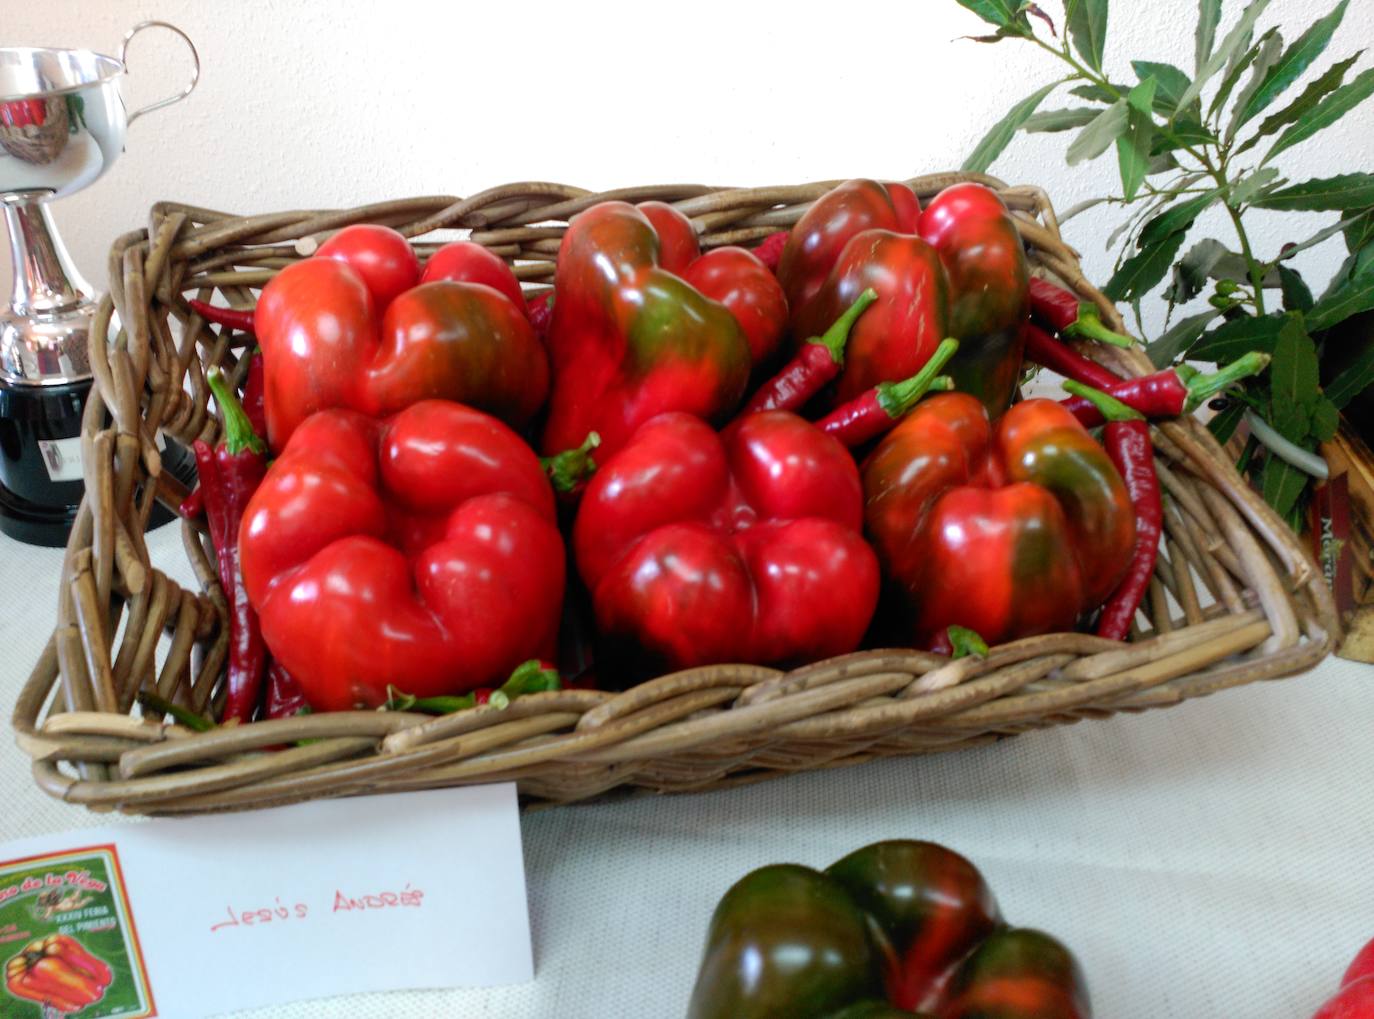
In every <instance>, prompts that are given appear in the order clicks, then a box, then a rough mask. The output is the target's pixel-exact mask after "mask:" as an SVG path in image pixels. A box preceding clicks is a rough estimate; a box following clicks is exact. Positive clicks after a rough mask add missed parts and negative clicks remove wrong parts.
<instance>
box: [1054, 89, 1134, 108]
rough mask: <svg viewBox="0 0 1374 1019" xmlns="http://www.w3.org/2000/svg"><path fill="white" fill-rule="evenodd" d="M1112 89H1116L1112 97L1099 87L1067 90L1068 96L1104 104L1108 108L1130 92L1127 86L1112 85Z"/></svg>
mask: <svg viewBox="0 0 1374 1019" xmlns="http://www.w3.org/2000/svg"><path fill="white" fill-rule="evenodd" d="M1112 88H1114V89H1116V92H1117V94H1116V95H1113V94H1112V93H1111V92H1110V91H1108V90H1107V89H1105V88H1103V87H1102V86H1101V85H1078V86H1076V87H1075V88H1071V89H1069V95H1071V96H1077V97H1078V98H1079V99H1087V100H1088V101H1089V102H1094V103H1104V104H1106V105H1107V106H1110V105H1111V104H1112V103H1114V102H1116V101H1117V100H1118V99H1120V98H1121V97H1122V96H1124V95H1125V94H1126V93H1127V92H1129V91H1130V90H1131V87H1130V86H1129V85H1113V86H1112Z"/></svg>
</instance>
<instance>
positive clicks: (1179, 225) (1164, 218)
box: [1136, 188, 1221, 248]
mask: <svg viewBox="0 0 1374 1019" xmlns="http://www.w3.org/2000/svg"><path fill="white" fill-rule="evenodd" d="M1220 195H1221V189H1220V188H1217V189H1215V190H1212V191H1208V192H1207V193H1206V194H1202V195H1198V196H1197V197H1196V198H1190V199H1188V201H1186V202H1180V203H1179V204H1178V205H1175V206H1173V207H1171V208H1169V209H1166V210H1165V211H1163V212H1161V213H1160V214H1159V215H1158V216H1156V217H1155V218H1154V219H1152V220H1150V222H1148V223H1146V224H1145V229H1143V230H1141V231H1140V239H1139V240H1138V241H1136V244H1137V246H1138V247H1141V248H1146V247H1150V246H1152V245H1155V244H1159V243H1160V242H1161V241H1163V240H1165V239H1167V238H1168V237H1170V236H1171V235H1173V234H1176V233H1179V232H1180V231H1183V230H1187V229H1188V228H1189V227H1190V226H1192V225H1193V222H1194V221H1195V220H1196V219H1197V218H1198V216H1200V215H1202V212H1203V210H1204V209H1206V208H1207V207H1208V206H1209V205H1211V204H1212V203H1213V202H1215V201H1216V200H1217V198H1218V197H1220Z"/></svg>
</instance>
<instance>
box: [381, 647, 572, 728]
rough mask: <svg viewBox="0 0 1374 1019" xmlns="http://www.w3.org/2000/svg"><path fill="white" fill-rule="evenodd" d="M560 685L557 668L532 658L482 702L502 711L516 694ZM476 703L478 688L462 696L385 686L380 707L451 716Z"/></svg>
mask: <svg viewBox="0 0 1374 1019" xmlns="http://www.w3.org/2000/svg"><path fill="white" fill-rule="evenodd" d="M562 688H563V681H562V680H561V679H560V678H559V676H558V670H557V669H554V668H551V667H546V666H545V665H544V663H543V662H541V661H540V660H539V659H538V658H531V659H530V660H529V661H527V662H521V663H520V664H519V665H517V666H516V667H515V669H514V671H512V672H511V674H510V678H509V679H507V680H506V681H505V682H504V683H502V684H501V685H500V686H499V687H498V688H497V689H495V690H493V691H491V693H490V694H489V695H488V697H487V699H486V701H485V702H484V703H486V704H488V705H490V706H492V707H494V708H496V709H498V710H503V709H505V708H507V707H509V706H510V702H511V701H513V700H515V698H517V697H523V696H525V695H526V694H531V693H543V692H544V691H546V690H561V689H562ZM477 705H478V701H477V691H475V690H474V691H473V692H472V693H465V694H462V695H461V696H459V695H448V696H439V697H416V696H414V695H413V694H408V693H406V692H405V691H403V690H398V689H397V688H396V687H394V686H390V685H388V686H387V688H386V703H385V704H383V705H382V710H383V711H419V712H423V713H424V714H426V715H451V714H453V712H455V711H464V710H466V709H467V708H475V707H477Z"/></svg>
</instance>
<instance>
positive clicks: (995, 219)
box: [917, 183, 1030, 415]
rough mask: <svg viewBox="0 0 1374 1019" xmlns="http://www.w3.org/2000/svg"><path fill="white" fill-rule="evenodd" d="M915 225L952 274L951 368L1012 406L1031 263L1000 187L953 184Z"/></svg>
mask: <svg viewBox="0 0 1374 1019" xmlns="http://www.w3.org/2000/svg"><path fill="white" fill-rule="evenodd" d="M917 232H918V233H919V234H920V235H921V237H922V238H923V239H924V240H925V241H926V242H927V243H929V244H931V245H933V246H934V247H935V249H936V250H937V251H938V252H940V258H941V259H942V260H943V261H944V264H945V270H946V272H948V274H949V284H950V306H949V332H948V334H947V335H949V336H953V337H954V338H955V339H957V340H959V342H960V344H961V346H960V348H959V354H958V356H957V357H955V359H954V360H953V361H951V362H950V365H949V374H950V376H951V377H952V378H953V379H954V384H955V385H956V386H957V387H958V388H959V390H960V391H962V392H965V393H972V394H973V395H975V396H977V397H978V398H979V399H980V400H982V401H983V405H984V406H985V407H987V408H988V412H989V413H990V414H993V415H997V414H1000V413H1002V411H1004V410H1006V409H1007V407H1009V406H1010V405H1011V399H1012V396H1013V395H1014V394H1015V392H1016V384H1017V382H1018V381H1019V379H1020V375H1021V349H1022V337H1021V326H1022V323H1024V322H1025V320H1026V315H1027V313H1028V312H1029V308H1030V269H1029V266H1028V265H1027V262H1026V249H1025V244H1024V242H1022V240H1021V235H1020V233H1018V232H1017V229H1016V223H1015V221H1014V220H1013V219H1012V217H1011V213H1010V212H1008V211H1007V207H1006V206H1005V205H1004V204H1003V203H1002V199H1001V198H999V197H998V195H997V192H995V191H993V190H991V189H990V188H986V187H984V186H983V185H981V184H973V183H967V184H955V185H953V186H952V187H948V188H945V190H943V191H941V192H940V193H939V194H938V195H936V196H935V197H934V198H933V199H932V200H931V202H930V204H929V205H928V206H927V207H926V209H925V211H924V212H922V213H921V222H920V224H919V226H918V228H917Z"/></svg>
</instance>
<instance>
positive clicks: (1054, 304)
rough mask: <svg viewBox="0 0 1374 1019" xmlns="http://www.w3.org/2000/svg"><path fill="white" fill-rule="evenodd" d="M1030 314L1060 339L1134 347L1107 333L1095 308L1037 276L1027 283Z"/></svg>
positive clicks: (1127, 340) (1110, 332) (1127, 339)
mask: <svg viewBox="0 0 1374 1019" xmlns="http://www.w3.org/2000/svg"><path fill="white" fill-rule="evenodd" d="M1030 302H1031V314H1032V315H1033V316H1034V317H1035V318H1038V319H1039V320H1040V321H1041V322H1043V323H1045V324H1046V325H1048V326H1049V327H1050V328H1051V329H1053V330H1054V331H1055V332H1057V333H1059V334H1060V335H1061V336H1067V337H1069V338H1071V339H1082V340H1097V341H1098V342H1099V343H1110V344H1111V345H1112V346H1114V347H1129V346H1131V345H1132V344H1134V342H1135V341H1134V340H1132V339H1131V338H1130V337H1129V336H1125V335H1123V334H1122V333H1118V332H1115V331H1114V330H1111V329H1108V328H1107V325H1106V323H1104V322H1103V321H1102V319H1101V318H1100V317H1099V316H1098V312H1097V307H1096V306H1095V305H1093V304H1090V303H1089V302H1087V301H1081V300H1079V298H1078V295H1077V294H1075V293H1072V292H1071V291H1068V290H1065V289H1064V288H1063V287H1061V286H1058V285H1056V284H1054V283H1051V282H1050V281H1049V280H1046V279H1041V278H1040V277H1038V276H1033V277H1031V281H1030Z"/></svg>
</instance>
